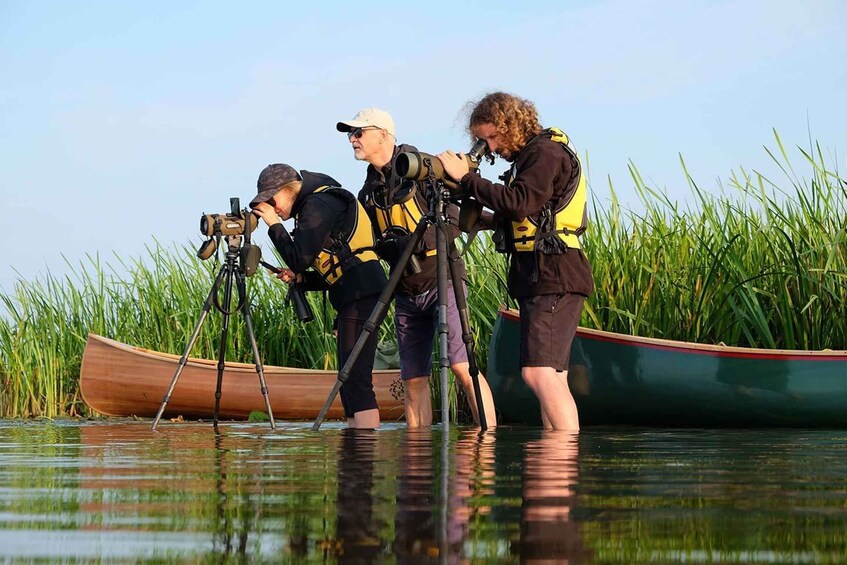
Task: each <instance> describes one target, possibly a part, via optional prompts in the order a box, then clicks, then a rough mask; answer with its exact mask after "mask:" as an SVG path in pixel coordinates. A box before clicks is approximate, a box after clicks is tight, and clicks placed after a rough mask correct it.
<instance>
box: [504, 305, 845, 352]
mask: <svg viewBox="0 0 847 565" xmlns="http://www.w3.org/2000/svg"><path fill="white" fill-rule="evenodd" d="M499 315H500V316H503V317H504V318H510V319H512V320H519V319H520V314H519V312H518V311H517V310H515V309H512V308H501V309H500V311H499ZM576 332H577V335H583V336H586V337H589V338H591V339H596V340H601V341H608V342H612V343H620V344H626V345H634V346H638V347H645V348H650V349H661V350H665V351H678V352H680V353H690V354H695V355H711V356H716V357H734V358H750V359H777V360H785V361H787V360H792V359H796V360H802V361H845V360H847V351H844V350H829V349H826V350H800V349H761V348H755V347H736V346H730V345H712V344H707V343H695V342H689V341H677V340H671V339H661V338H655V337H640V336H632V335H627V334H621V333H615V332H608V331H604V330H595V329H591V328H584V327H582V326H580V327H579V328H577V330H576Z"/></svg>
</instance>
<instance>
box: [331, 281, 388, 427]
mask: <svg viewBox="0 0 847 565" xmlns="http://www.w3.org/2000/svg"><path fill="white" fill-rule="evenodd" d="M377 298H378V297H377V296H369V297H367V298H362V299H359V300H356V301H355V302H352V303H350V304H348V305H347V306H345V307H344V308H342V309H341V311H339V312H338V338H337V346H338V367H339V369H340V368H341V367H343V366H344V363H345V362H346V361H347V358H348V357H350V352H351V351H352V350H353V346H354V345H356V341H357V340H358V339H359V335H360V334H361V333H362V330H363V329H364V327H365V322H367V320H368V317H370V315H371V312H372V311H373V309H374V307H375V306H376V302H377ZM376 340H377V334H376V332H373V333H371V335H370V336H369V337H368V340H367V341H366V342H365V346H364V347H363V348H362V352H361V353H360V354H359V357H358V358H357V359H356V363H354V364H353V368H352V369H351V370H350V374H349V375H348V377H347V381H346V382H345V383H344V384H343V385H342V386H341V405H342V406H344V415H345V416H347V417H348V418H352V417H353V415H354V414H355V413H356V412H361V411H362V410H371V409H373V408H376V407H377V404H376V395H375V394H374V387H373V368H374V355H375V354H376Z"/></svg>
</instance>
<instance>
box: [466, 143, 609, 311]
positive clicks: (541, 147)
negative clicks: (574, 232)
mask: <svg viewBox="0 0 847 565" xmlns="http://www.w3.org/2000/svg"><path fill="white" fill-rule="evenodd" d="M572 167H573V164H572V161H571V157H570V155H568V153H567V151H566V150H565V149H564V147H562V146H561V145H560V144H558V143H556V142H555V141H552V140H551V139H549V138H547V137H539V138H536V139H535V140H534V141H532V142H531V143H529V144H527V145H526V146H524V148H523V149H521V151H520V152H518V154H517V156H516V157H515V171H516V172H515V176H514V179H513V180H512V182H511V183H510V186H509V187H508V188H507V187H506V186H505V185H503V184H498V183H493V182H491V181H490V180H487V179H485V178H482V177H481V176H479V175H476V174H471V173H469V174H467V175H465V176H464V178H462V182H461V184H462V187H463V188H465V189H468V190H470V192H471V194H472V195H473V196H474V197H475V198H476V199H477V200H479V202H480V203H482V204H483V205H484V206H486V207H488V208H491V209H492V210H494V212H495V213H496V215H497V217H498V219H499V220H504V219H505V220H507V221H521V220H523V219H524V218H526V217H527V216H531V215H533V214H537V213H538V212H539V211H540V210H541V207H542V206H544V204H546V203H547V202H548V201H550V200H553V201H554V202H556V201H558V200H559V198H561V197H562V196H568V195H567V194H565V193H566V192H567V191H574V190H576V183H570V182H569V181H570V179H571V173H572ZM536 260H537V265H536ZM536 267H537V269H538V280H537V282H535V283H534V284H533V282H532V275H533V273H534V272H535V269H536ZM593 290H594V278H593V276H592V274H591V265H590V264H589V263H588V259H587V258H586V257H585V254H584V253H583V252H582V251H581V250H579V249H569V250H568V251H567V252H566V253H563V254H561V255H545V254H544V253H535V252H516V253H512V260H511V265H510V268H509V294H510V295H512V296H513V297H514V298H523V297H527V296H538V295H542V294H561V293H565V292H573V293H577V294H582V295H583V296H588V295H590V294H591V292H592V291H593Z"/></svg>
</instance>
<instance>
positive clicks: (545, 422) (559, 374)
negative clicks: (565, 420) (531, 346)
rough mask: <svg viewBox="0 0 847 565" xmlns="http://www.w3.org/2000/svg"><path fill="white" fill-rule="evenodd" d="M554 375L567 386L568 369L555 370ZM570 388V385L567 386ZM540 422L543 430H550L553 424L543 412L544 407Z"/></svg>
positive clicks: (542, 410) (542, 411)
mask: <svg viewBox="0 0 847 565" xmlns="http://www.w3.org/2000/svg"><path fill="white" fill-rule="evenodd" d="M556 377H557V378H558V379H559V380H560V381H562V383H563V384H564V385H565V386H568V370H567V369H565V370H564V371H556ZM568 390H570V387H568ZM541 423H542V425H543V427H544V429H545V430H552V429H553V426H552V425H551V424H550V418H548V417H547V414H546V413H545V412H544V408H542V409H541Z"/></svg>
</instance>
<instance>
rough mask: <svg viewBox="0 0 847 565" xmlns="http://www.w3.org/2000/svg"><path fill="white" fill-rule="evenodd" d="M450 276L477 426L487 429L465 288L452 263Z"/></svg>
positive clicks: (483, 429)
mask: <svg viewBox="0 0 847 565" xmlns="http://www.w3.org/2000/svg"><path fill="white" fill-rule="evenodd" d="M449 265H450V278H451V279H452V281H453V295H454V296H455V298H456V309H457V310H458V311H459V320H460V321H461V323H462V341H463V342H464V343H465V350H466V351H467V352H468V372H469V373H470V375H471V381H473V392H474V396H476V410H477V416H479V426H480V428H482V431H485V430H487V429H488V422H487V421H486V419H485V406H484V405H483V404H484V403H483V402H482V391H481V389H480V385H479V367H477V364H476V351H475V349H476V348H475V345H474V339H473V332H472V331H471V323H470V320H469V319H468V301H467V297H466V296H465V289H464V285H463V283H462V277H460V276H459V273H458V272H457V270H456V269H455V268H454V266H453V263H452V262H451V263H450V264H449Z"/></svg>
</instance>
